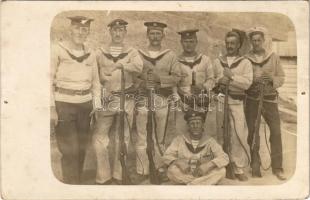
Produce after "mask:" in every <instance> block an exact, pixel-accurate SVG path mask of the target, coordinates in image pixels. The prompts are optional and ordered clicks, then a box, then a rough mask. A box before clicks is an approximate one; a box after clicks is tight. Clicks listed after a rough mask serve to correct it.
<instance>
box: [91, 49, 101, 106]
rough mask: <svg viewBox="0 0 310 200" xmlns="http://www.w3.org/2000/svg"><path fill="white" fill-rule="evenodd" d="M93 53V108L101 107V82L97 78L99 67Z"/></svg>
mask: <svg viewBox="0 0 310 200" xmlns="http://www.w3.org/2000/svg"><path fill="white" fill-rule="evenodd" d="M95 55H96V54H94V61H93V66H92V67H93V78H92V95H93V105H94V108H95V109H98V108H101V107H102V104H101V84H100V79H99V69H98V64H97V59H96V58H97V56H95Z"/></svg>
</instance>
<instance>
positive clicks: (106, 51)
mask: <svg viewBox="0 0 310 200" xmlns="http://www.w3.org/2000/svg"><path fill="white" fill-rule="evenodd" d="M127 24H128V23H127V22H126V21H125V20H123V19H115V20H113V21H112V22H111V23H109V24H108V27H109V31H110V35H111V40H112V41H111V43H110V44H109V45H108V47H106V48H104V47H102V48H100V49H99V50H98V53H97V62H98V66H99V75H100V82H101V84H102V86H103V100H104V105H105V106H104V111H101V112H98V113H97V116H98V118H97V123H96V127H95V130H94V135H93V145H94V149H95V153H96V158H97V174H96V183H97V184H110V183H111V182H112V181H113V179H114V181H115V182H116V183H117V184H120V183H121V180H122V165H121V162H120V153H119V148H120V145H122V144H120V141H119V136H118V132H117V130H118V129H116V127H120V123H124V122H120V119H119V118H120V115H118V112H119V109H120V94H121V92H122V91H120V90H121V74H122V73H121V70H124V79H125V94H126V97H127V98H126V101H125V112H126V118H127V120H125V126H124V130H125V131H124V135H125V139H124V141H125V143H126V146H127V148H128V143H129V138H130V135H129V131H130V127H129V125H130V124H131V123H132V116H133V109H134V98H132V97H131V96H130V94H132V93H133V92H134V90H132V87H133V79H134V76H136V75H137V74H139V73H141V72H142V67H143V66H142V60H141V58H140V56H139V53H138V51H137V50H136V49H134V48H132V47H127V46H126V45H125V44H124V39H125V36H126V34H127V29H126V26H127ZM113 127H114V128H113ZM110 132H111V136H113V137H115V145H114V153H115V154H114V156H113V165H110V160H109V152H108V148H107V147H108V144H109V141H110V140H109V133H110ZM112 166H113V168H112ZM112 178H113V179H112Z"/></svg>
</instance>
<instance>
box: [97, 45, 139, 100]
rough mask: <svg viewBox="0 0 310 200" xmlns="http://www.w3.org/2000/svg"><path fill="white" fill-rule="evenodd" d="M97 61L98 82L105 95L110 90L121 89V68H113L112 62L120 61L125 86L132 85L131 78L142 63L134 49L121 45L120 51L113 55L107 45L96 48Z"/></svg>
mask: <svg viewBox="0 0 310 200" xmlns="http://www.w3.org/2000/svg"><path fill="white" fill-rule="evenodd" d="M96 59H97V63H98V67H99V74H100V82H101V83H102V86H103V88H104V89H105V92H106V94H107V95H110V94H111V92H118V91H120V89H121V70H118V69H117V70H115V68H114V65H113V64H114V63H121V64H122V65H123V67H124V75H125V88H126V89H128V88H130V87H131V86H132V85H133V79H134V77H135V76H136V75H137V74H140V73H141V72H142V68H143V64H142V60H141V58H140V56H139V53H138V51H137V50H136V49H134V48H132V47H126V46H124V47H123V50H122V52H121V53H120V54H119V55H118V56H117V57H113V56H112V55H111V53H110V51H109V47H107V48H104V47H101V48H99V50H97V57H96Z"/></svg>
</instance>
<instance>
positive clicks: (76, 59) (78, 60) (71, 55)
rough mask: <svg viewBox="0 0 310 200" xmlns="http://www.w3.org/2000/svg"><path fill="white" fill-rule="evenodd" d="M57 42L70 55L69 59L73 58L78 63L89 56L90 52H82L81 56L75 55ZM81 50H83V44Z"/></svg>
mask: <svg viewBox="0 0 310 200" xmlns="http://www.w3.org/2000/svg"><path fill="white" fill-rule="evenodd" d="M59 44H60V46H61V47H62V48H63V49H64V50H65V51H66V52H67V54H68V55H69V56H70V57H71V59H73V60H75V61H77V62H79V63H81V62H83V61H84V60H85V59H87V58H88V57H89V56H90V53H86V54H84V55H82V56H75V55H73V54H72V53H71V52H70V51H69V50H68V49H67V47H65V46H64V45H63V44H62V43H59ZM83 51H84V52H85V47H84V45H83Z"/></svg>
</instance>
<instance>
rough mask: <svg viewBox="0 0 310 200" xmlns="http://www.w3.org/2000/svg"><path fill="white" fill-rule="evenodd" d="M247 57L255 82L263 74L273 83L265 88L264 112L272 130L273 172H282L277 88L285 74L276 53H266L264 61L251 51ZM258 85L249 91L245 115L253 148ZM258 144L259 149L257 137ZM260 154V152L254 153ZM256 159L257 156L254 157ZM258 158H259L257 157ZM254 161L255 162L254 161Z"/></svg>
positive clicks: (282, 81)
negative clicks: (251, 66)
mask: <svg viewBox="0 0 310 200" xmlns="http://www.w3.org/2000/svg"><path fill="white" fill-rule="evenodd" d="M246 57H247V58H248V59H249V60H250V61H251V63H252V65H253V70H254V80H255V79H256V78H257V77H259V74H262V73H261V72H263V73H264V74H265V75H267V76H268V77H269V78H270V80H271V82H269V83H267V85H265V87H264V97H263V108H262V109H263V112H262V116H263V117H264V119H265V121H266V123H267V124H268V126H269V129H270V146H271V167H272V171H273V172H276V171H282V170H283V168H282V160H283V158H282V156H283V155H282V139H281V126H280V115H279V110H278V101H277V98H278V92H277V88H279V87H281V86H282V85H283V83H284V78H285V74H284V71H283V68H282V66H281V63H280V59H279V57H278V56H277V55H276V54H275V53H272V52H271V53H265V54H264V55H263V58H262V60H260V61H259V60H257V59H256V57H255V54H254V53H253V51H250V52H249V53H248V54H247V55H246ZM257 87H258V84H257V83H256V82H253V84H252V85H251V87H250V88H249V89H248V91H247V94H248V95H247V100H246V107H245V114H246V119H247V125H248V129H249V137H248V143H249V145H250V146H251V145H252V140H253V134H254V132H255V121H256V118H257V110H258V95H259V91H258V89H257ZM256 144H257V145H258V147H259V144H260V141H259V137H257V141H256ZM252 154H258V152H252ZM254 157H255V156H254ZM256 157H257V156H256ZM253 161H254V160H253ZM255 162H257V161H255Z"/></svg>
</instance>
